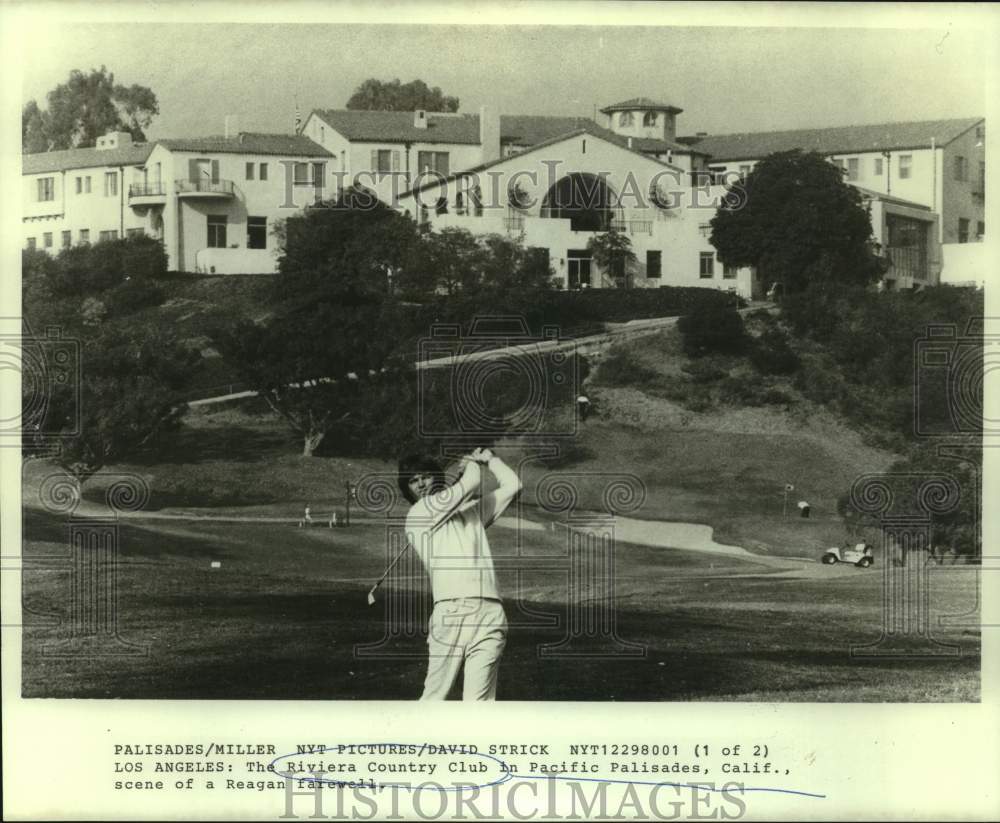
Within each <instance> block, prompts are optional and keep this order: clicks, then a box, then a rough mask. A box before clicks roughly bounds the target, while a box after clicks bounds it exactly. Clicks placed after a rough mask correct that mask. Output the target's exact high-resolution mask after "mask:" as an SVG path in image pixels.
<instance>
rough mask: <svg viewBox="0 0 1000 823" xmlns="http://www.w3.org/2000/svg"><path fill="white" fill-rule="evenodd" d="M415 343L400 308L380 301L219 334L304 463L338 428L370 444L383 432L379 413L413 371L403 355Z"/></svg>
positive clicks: (324, 308) (318, 307)
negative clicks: (375, 429) (370, 434)
mask: <svg viewBox="0 0 1000 823" xmlns="http://www.w3.org/2000/svg"><path fill="white" fill-rule="evenodd" d="M408 339H410V335H409V334H408V333H407V323H406V317H405V314H404V313H403V312H402V310H401V309H400V307H399V306H397V305H396V304H395V303H393V302H392V301H388V300H379V299H375V298H369V299H367V300H364V301H355V302H354V304H353V305H343V304H334V303H329V302H324V303H317V304H314V305H312V306H309V307H305V308H302V309H300V310H297V311H293V312H290V313H288V314H285V315H282V316H280V317H278V318H276V319H274V320H273V321H272V322H270V323H269V324H268V325H266V326H265V325H257V324H255V323H251V322H249V321H242V322H239V323H237V324H235V325H234V326H232V327H230V328H229V329H223V330H220V331H219V332H217V333H216V334H215V342H216V345H217V346H218V348H219V350H220V351H221V352H222V355H223V357H225V358H226V360H227V361H228V362H229V363H230V365H231V366H232V367H233V368H234V369H235V370H236V372H237V373H238V374H239V375H240V377H241V378H242V379H243V380H245V381H246V382H248V383H249V384H250V385H251V387H252V388H254V389H255V390H256V391H257V392H258V394H259V395H260V397H261V398H262V399H263V400H264V402H266V403H267V404H268V406H269V407H270V408H271V410H272V411H273V412H275V414H277V415H279V416H280V417H281V418H282V419H283V420H284V421H285V422H286V423H287V424H288V425H289V426H290V427H291V428H292V430H293V431H295V432H296V433H297V434H298V435H299V436H301V437H302V456H303V457H312V456H313V455H314V454H315V452H316V449H317V448H318V447H319V445H320V444H321V443H322V442H323V439H324V438H325V437H326V435H327V434H328V433H330V432H331V431H332V430H333V429H334V428H338V429H339V430H340V431H341V433H342V434H344V435H348V434H351V435H354V436H358V435H359V434H360V435H361V436H363V435H364V432H365V431H366V430H367V429H368V428H370V427H371V426H373V425H376V426H378V425H382V424H383V422H384V420H383V418H381V417H380V416H379V415H377V414H375V413H373V408H372V407H373V404H375V405H377V401H378V400H379V399H380V398H383V399H384V398H385V396H386V393H387V391H391V388H392V386H393V384H394V383H395V382H396V381H397V380H398V378H399V374H400V372H402V371H405V370H406V367H407V364H406V362H405V360H404V359H403V358H401V357H399V356H398V352H399V350H400V349H401V348H402V347H403V346H404V344H405V341H407V340H408Z"/></svg>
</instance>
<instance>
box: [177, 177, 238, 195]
mask: <svg viewBox="0 0 1000 823" xmlns="http://www.w3.org/2000/svg"><path fill="white" fill-rule="evenodd" d="M177 191H178V193H180V194H194V193H199V194H225V195H233V194H234V193H235V187H234V185H233V181H232V180H178V181H177Z"/></svg>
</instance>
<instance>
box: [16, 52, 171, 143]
mask: <svg viewBox="0 0 1000 823" xmlns="http://www.w3.org/2000/svg"><path fill="white" fill-rule="evenodd" d="M47 100H48V108H47V109H42V108H41V107H40V106H39V105H38V103H37V102H36V101H35V100H29V101H28V102H27V103H26V104H25V105H24V108H23V109H22V111H21V150H22V151H24V152H27V153H33V152H40V151H52V150H55V149H71V148H76V147H88V146H93V145H94V144H95V143H96V142H97V138H98V137H100V136H101V135H102V134H105V133H107V132H109V131H127V132H129V133H130V134H131V135H132V137H133V139H135V140H139V141H143V140H145V139H146V133H145V129H147V128H149V124H150V123H152V121H153V117H154V116H155V115H157V114H159V113H160V107H159V103H157V100H156V95H155V94H154V93H153V92H152V90H151V89H148V88H146V87H145V86H139V85H135V84H133V85H131V86H125V85H122V84H121V83H116V82H115V76H114V74H113V73H112V72H109V71H108V70H107V68H106V67H105V66H101V68H100V69H91V70H90V72H89V73H87V74H85V73H83V72H82V71H79V70H78V69H74V70H73V71H71V72H70V73H69V79H68V80H67V81H66V82H65V83H60V84H59V85H58V86H56V87H55V88H54V89H52V91H50V92H49V93H48V95H47Z"/></svg>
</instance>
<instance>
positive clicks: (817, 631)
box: [22, 511, 979, 702]
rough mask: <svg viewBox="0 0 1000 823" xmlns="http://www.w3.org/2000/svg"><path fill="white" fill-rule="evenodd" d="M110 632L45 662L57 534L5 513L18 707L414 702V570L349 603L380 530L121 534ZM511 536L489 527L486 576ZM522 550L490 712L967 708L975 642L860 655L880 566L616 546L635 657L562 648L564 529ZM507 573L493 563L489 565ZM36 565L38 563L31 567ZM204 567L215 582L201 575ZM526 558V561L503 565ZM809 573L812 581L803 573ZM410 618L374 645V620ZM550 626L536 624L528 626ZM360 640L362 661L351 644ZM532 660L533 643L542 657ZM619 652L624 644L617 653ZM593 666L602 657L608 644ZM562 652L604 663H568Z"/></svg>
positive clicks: (958, 573)
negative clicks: (52, 703)
mask: <svg viewBox="0 0 1000 823" xmlns="http://www.w3.org/2000/svg"><path fill="white" fill-rule="evenodd" d="M120 533H121V557H120V559H121V562H120V565H119V568H118V576H117V585H118V597H119V609H118V632H119V634H120V636H121V638H123V639H124V640H126V641H128V642H129V643H133V644H138V645H140V646H142V647H144V653H142V654H138V655H132V656H117V657H101V656H95V655H93V654H85V655H83V656H78V657H52V656H49V655H47V654H45V653H44V650H45V647H46V646H49V648H50V650H51V648H52V647H51V644H53V643H56V642H59V641H64V640H66V639H67V637H68V636H69V629H70V626H69V619H70V605H71V604H70V602H69V593H70V591H71V588H70V575H69V573H68V571H67V569H66V567H63V569H62V570H60V569H59V564H58V563H54V562H52V559H53V558H58V557H60V556H62V557H65V556H66V552H67V548H66V532H65V524H64V523H63V522H60V521H59V520H57V519H55V518H53V517H51V516H49V515H47V514H42V513H40V512H33V511H29V512H27V514H26V517H25V539H26V544H25V550H26V552H25V571H24V574H23V583H24V603H25V607H26V613H25V614H26V620H25V627H24V632H23V640H24V646H23V654H22V660H23V679H22V692H23V694H24V696H25V697H106V698H181V699H196V698H200V699H205V698H218V699H253V698H270V699H323V700H329V699H341V700H360V699H414V698H416V697H417V696H418V695H419V692H420V686H421V683H422V680H423V674H424V670H425V666H426V659H425V655H426V645H425V642H424V637H425V635H424V625H423V622H422V621H423V620H424V619H425V616H426V613H427V608H428V605H429V604H428V602H427V599H426V592H425V591H424V587H425V583H424V580H423V576H422V574H419V573H417V574H414V573H413V572H414V571H416V570H417V568H416V567H414V566H413V565H412V564H410V565H409V566H407V564H406V563H401V564H400V567H399V569H398V570H397V571H398V572H399V574H398V575H397V574H396V573H394V574H393V575H392V576H391V577H390V579H389V581H388V582H387V584H386V585H385V586H384V587H383V589H382V590H380V592H379V600H378V602H377V604H376V605H375V606H374V607H368V606H366V605H365V594H366V592H367V590H368V588H369V587H370V585H371V582H372V581H373V580H374V579H375V578H376V577H377V576H378V575H379V574H380V572H381V570H382V569H383V568H384V563H385V554H386V551H385V528H384V527H383V526H374V525H370V526H355V527H351V528H347V529H326V528H312V529H298V528H296V527H295V526H286V525H276V524H253V523H245V524H244V523H207V522H206V523H187V522H179V523H160V522H158V523H146V524H142V525H137V524H131V523H129V524H124V525H122V526H121V527H120ZM513 534H514V533H513V532H512V531H511V530H500V531H494V535H495V537H494V544H495V547H496V552H497V554H498V555H499V556H500V559H499V560H498V563H499V565H500V567H501V569H507V568H508V567H509V565H510V563H509V557H510V554H511V553H512V552H513V551H514V539H513ZM522 538H523V542H522V545H521V551H522V554H524V555H526V556H528V557H532V558H534V559H539V558H547V559H549V560H550V561H552V564H554V566H553V568H550V569H549V570H548V571H535V572H531V571H530V570H529V571H524V572H523V573H522V575H521V577H522V581H523V582H522V583H521V584H520V585H518V583H517V581H516V578H515V575H514V574H513V573H512V572H510V571H503V570H502V571H501V572H500V579H501V586H502V588H503V589H504V592H505V597H506V604H507V612H508V616H509V619H510V622H511V633H510V639H509V643H508V648H507V651H506V653H505V656H504V662H503V665H502V667H501V673H500V687H499V696H500V698H501V699H505V700H647V701H678V700H680V701H690V700H709V701H711V700H720V701H734V700H737V701H738V700H756V701H797V702H801V701H815V702H856V701H932V702H940V701H944V702H951V701H970V700H977V699H978V696H979V633H978V630H972V629H966V628H962V627H952V628H949V629H941V630H935V636H936V637H938V639H940V640H942V641H946V642H949V643H953V644H955V645H956V647H957V648H958V649H959V651H960V655H959V656H957V657H942V658H924V657H920V656H914V657H908V658H902V659H891V658H878V657H876V658H871V659H863V658H858V657H856V656H852V655H851V652H850V648H851V645H852V644H866V643H872V642H874V641H877V640H878V638H879V636H880V627H881V625H882V603H881V591H882V589H881V574H882V572H881V570H880V569H879V568H877V567H876V568H874V569H871V570H860V569H855V568H853V567H849V568H848V567H836V568H833V569H827V568H826V567H815V572H816V574H813V575H812V576H811V577H809V578H807V579H796V578H788V577H783V576H780V575H776V574H775V573H774V566H773V565H767V566H765V565H762V564H761V563H759V562H755V561H753V560H743V559H740V558H732V557H725V558H719V557H712V556H709V555H703V554H698V553H696V552H688V551H675V550H669V549H654V548H648V547H640V546H631V545H619V546H618V547H617V549H616V555H615V557H616V570H617V578H616V586H615V591H616V595H617V597H616V599H617V609H616V612H615V614H616V617H617V631H618V636H619V637H620V639H621V640H622V641H623V642H625V643H628V644H637V647H638V648H639V649H641V650H643V654H642V656H640V657H623V656H616V655H614V654H612V655H611V656H607V654H608V652H609V649H611V647H610V646H609V645H608V644H603V645H602V644H598V645H597V646H596V647H594V646H593V644H592V643H591V644H590V645H587V643H583V644H582V645H581V644H580V643H575V644H571V646H570V647H569V648H568V649H564V651H571V652H575V653H577V655H576V656H559V655H552V654H551V648H552V647H555V646H556V645H557V644H558V643H559V642H560V640H562V639H563V637H564V630H563V629H562V628H561V627H562V626H565V625H566V613H567V605H566V604H567V600H568V594H567V590H566V582H565V571H564V569H563V570H560V569H559V568H558V567H559V563H558V558H560V557H561V556H563V555H564V553H565V532H562V531H557V532H548V531H530V532H525V533H523V535H522ZM505 557H506V558H507V560H505V559H504V558H505ZM39 558H48V559H49V560H48V562H45V563H37V562H33V561H37V560H38V559H39ZM212 561H216V562H219V563H220V564H221V565H220V567H219V568H216V569H213V568H211V563H212ZM520 562H524V563H527V561H520ZM823 572H829V574H828V575H827V574H823ZM931 579H932V592H931V604H932V618H933V620H934V622H932V625H936V618H937V617H938V616H941V615H945V614H959V613H964V612H968V611H969V610H970V609H971V608H973V607H974V605H975V603H976V590H977V575H976V573H975V570H974V569H972V568H970V567H951V568H945V569H942V570H940V571H938V570H935V571H934V572H933V573H932V578H931ZM390 604H391V607H392V608H394V609H397V610H401V611H397V613H406V614H408V615H410V616H411V617H413V618H414V619H413V621H412V623H411V625H410V626H409V627H408V631H406V632H403V633H401V634H399V636H396V637H393V638H392V639H391V641H390V642H386V643H384V645H382V646H379V645H378V644H379V643H380V642H381V641H382V640H383V639H384V635H385V632H386V625H387V624H386V620H385V617H386V612H385V609H386V608H389V607H390ZM552 621H555V623H556V625H545V624H546V623H551V622H552ZM358 644H367V645H368V646H369V653H368V656H359V655H358V654H357V653H356V652H357V650H356V645H358ZM542 647H549V649H550V651H549V653H547V654H546V653H543V652H542V651H541V649H542ZM630 648H631V646H630ZM611 650H612V651H613V649H611ZM581 651H590V652H599V653H601V654H602V655H605V656H583V657H580V656H579V654H578V653H579V652H581Z"/></svg>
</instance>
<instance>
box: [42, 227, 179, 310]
mask: <svg viewBox="0 0 1000 823" xmlns="http://www.w3.org/2000/svg"><path fill="white" fill-rule="evenodd" d="M166 271H167V255H166V252H165V251H164V250H163V244H162V243H160V241H159V240H157V239H155V238H153V237H145V236H144V237H129V238H127V239H125V240H104V241H101V242H100V243H95V244H94V245H92V246H90V245H84V246H72V247H71V248H68V249H63V250H62V251H61V252H60V253H59V256H58V257H57V258H56V261H55V266H54V267H53V268H52V269H51V270H48V271H47V276H48V277H49V281H50V284H51V287H52V289H53V291H55V292H56V293H58V294H77V295H93V294H97V293H100V292H103V291H107V290H108V289H113V288H115V287H116V286H120V285H121V284H122V283H124V282H125V281H126V280H128V279H131V280H137V279H139V280H146V279H151V278H154V277H159V276H162V275H163V274H165V273H166Z"/></svg>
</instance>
